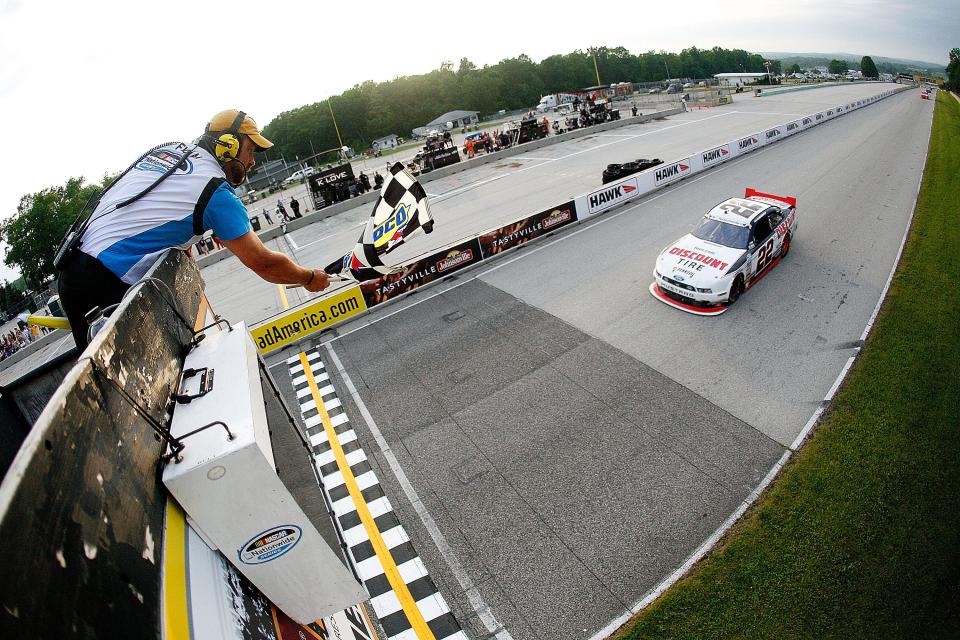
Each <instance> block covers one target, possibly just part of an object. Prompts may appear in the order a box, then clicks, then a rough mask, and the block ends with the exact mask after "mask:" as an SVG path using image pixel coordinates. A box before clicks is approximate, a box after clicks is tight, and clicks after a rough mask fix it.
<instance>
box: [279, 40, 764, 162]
mask: <svg viewBox="0 0 960 640" xmlns="http://www.w3.org/2000/svg"><path fill="white" fill-rule="evenodd" d="M594 53H595V54H596V67H594V55H593V54H594ZM764 62H765V60H764V58H763V56H760V55H758V54H754V53H749V52H747V51H744V50H742V49H733V50H730V49H723V48H720V47H713V48H712V49H698V48H696V47H691V48H689V49H684V50H683V51H681V52H680V53H668V52H665V51H659V52H655V51H648V52H647V53H641V54H637V55H634V54H632V53H630V52H629V51H628V50H627V49H625V48H624V47H598V48H597V49H595V50H594V52H592V53H591V51H581V50H579V49H578V50H576V51H573V52H572V53H567V54H557V55H553V56H550V57H548V58H545V59H544V60H542V61H541V62H539V63H538V62H534V61H533V60H531V59H530V58H529V57H528V56H526V55H520V56H517V57H516V58H507V59H505V60H501V61H500V62H498V63H497V64H495V65H487V66H484V67H482V68H478V67H477V66H476V65H475V64H473V63H472V62H470V60H468V59H467V58H463V59H461V60H460V63H459V64H458V65H457V66H456V68H454V64H453V63H452V62H444V63H442V64H441V65H440V67H439V68H438V69H434V70H433V71H430V72H429V73H425V74H421V75H414V76H403V77H400V78H394V79H393V80H389V81H387V82H373V81H367V82H364V83H362V84H358V85H356V86H354V87H352V88H351V89H348V90H347V91H344V92H343V93H341V94H340V95H336V96H332V97H330V98H328V99H327V100H325V101H323V102H316V103H314V104H310V105H305V106H302V107H298V108H296V109H292V110H290V111H285V112H283V113H281V114H280V115H279V116H277V117H276V118H274V119H273V120H272V121H271V122H270V123H269V124H267V126H266V127H264V135H265V136H267V138H269V139H270V140H271V141H272V142H273V143H274V144H275V145H276V149H277V151H279V152H280V153H281V154H283V156H284V157H286V158H288V159H291V158H293V157H295V156H297V157H300V158H305V157H308V156H311V155H313V154H315V153H318V152H320V151H325V150H328V149H333V148H336V147H339V146H340V140H338V138H337V132H336V130H335V128H334V121H333V118H332V117H331V111H332V112H333V114H334V116H335V118H336V123H337V126H338V127H339V131H340V138H341V139H342V141H343V143H344V144H346V145H348V146H350V147H353V148H354V149H367V148H369V147H370V145H371V144H372V143H373V141H374V140H376V139H377V138H381V137H384V136H387V135H390V134H397V135H399V136H407V135H409V133H410V131H412V130H413V129H415V128H416V127H422V126H424V125H425V124H427V123H428V122H430V121H431V120H433V119H435V118H436V117H438V116H440V115H442V114H444V113H446V112H449V111H456V110H466V111H479V112H480V114H481V117H483V116H486V115H492V114H495V113H497V112H498V111H499V110H500V109H504V110H506V111H511V110H515V109H524V108H528V107H530V106H532V105H535V104H536V103H537V102H538V101H539V100H540V96H543V95H546V94H550V93H556V92H558V91H571V90H576V89H582V88H585V87H589V86H594V85H597V84H598V82H597V74H598V72H599V76H600V83H599V84H607V85H609V84H612V83H615V82H634V83H641V84H642V83H650V82H661V81H663V80H666V79H668V78H708V77H711V76H713V75H714V74H716V73H724V72H736V71H743V72H756V73H761V72H764V71H766V68H765V67H764ZM771 71H773V72H775V73H779V72H780V63H779V61H771ZM271 155H273V150H271Z"/></svg>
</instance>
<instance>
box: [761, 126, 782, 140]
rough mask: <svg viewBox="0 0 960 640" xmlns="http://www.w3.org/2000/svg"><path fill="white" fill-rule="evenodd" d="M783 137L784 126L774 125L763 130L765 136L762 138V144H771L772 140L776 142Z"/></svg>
mask: <svg viewBox="0 0 960 640" xmlns="http://www.w3.org/2000/svg"><path fill="white" fill-rule="evenodd" d="M782 137H783V127H782V126H779V127H773V128H772V129H767V130H766V131H764V132H763V137H762V138H761V143H762V144H770V143H771V142H776V141H777V140H779V139H780V138H782Z"/></svg>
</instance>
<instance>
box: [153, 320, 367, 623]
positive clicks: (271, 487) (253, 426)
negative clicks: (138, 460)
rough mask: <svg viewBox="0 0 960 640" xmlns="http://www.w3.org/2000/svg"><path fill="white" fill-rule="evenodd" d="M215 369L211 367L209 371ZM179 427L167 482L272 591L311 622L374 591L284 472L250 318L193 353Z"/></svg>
mask: <svg viewBox="0 0 960 640" xmlns="http://www.w3.org/2000/svg"><path fill="white" fill-rule="evenodd" d="M204 369H205V371H203V370H204ZM187 370H201V371H202V373H199V374H197V375H193V376H189V377H186V378H185V380H184V384H183V389H181V393H187V394H191V395H193V394H194V393H196V392H197V391H198V389H199V387H200V383H201V381H204V382H205V384H204V385H203V386H204V387H208V388H209V391H207V392H206V393H205V394H204V395H200V396H199V397H196V398H194V399H192V400H190V401H189V402H188V403H181V404H178V405H177V407H176V409H175V410H174V415H173V421H172V424H171V434H172V435H173V436H174V437H180V436H183V435H184V434H187V433H189V432H191V431H194V430H196V429H198V428H200V427H203V426H205V425H208V424H211V423H214V422H222V423H224V424H225V425H226V427H227V428H228V429H229V431H230V433H231V434H232V437H233V438H232V440H231V439H228V434H227V429H226V428H224V426H223V425H215V426H211V427H209V428H207V429H204V430H203V431H200V432H199V433H196V434H195V435H192V436H190V437H188V438H186V439H185V440H184V444H185V448H184V450H183V451H182V452H181V454H180V458H181V460H180V461H179V462H174V461H172V462H170V463H168V464H167V466H166V468H165V469H164V472H163V482H164V484H165V485H166V486H167V489H168V490H169V491H170V493H171V494H173V496H174V497H175V498H176V499H177V501H178V502H179V503H180V504H181V505H182V506H183V508H184V510H185V511H186V512H187V515H188V518H189V520H190V523H191V525H192V526H193V527H194V528H195V529H196V530H197V532H198V533H199V534H200V535H201V536H202V537H203V538H204V539H205V541H206V542H207V543H208V544H210V545H211V546H212V547H215V548H218V549H220V551H221V552H222V553H223V555H224V556H226V557H227V559H228V560H230V562H232V563H233V564H234V566H236V567H237V569H239V570H240V571H241V572H242V573H243V574H244V575H245V576H246V577H247V578H248V579H249V580H250V581H251V582H252V583H253V584H254V585H256V586H257V588H259V589H260V591H262V592H263V594H264V595H265V596H266V597H267V598H269V599H270V601H271V602H273V603H274V604H275V605H277V606H278V607H280V609H282V610H283V611H284V612H285V613H286V614H287V615H289V616H290V617H291V618H293V619H294V620H296V621H297V622H299V623H302V624H305V623H309V622H312V621H314V620H318V619H320V618H322V617H324V616H329V615H331V614H333V613H335V612H337V611H341V610H343V609H345V608H347V607H349V606H351V605H354V604H357V603H358V602H360V601H362V600H364V599H366V598H367V597H368V596H367V593H366V591H365V590H364V588H363V586H362V585H361V584H360V583H358V582H357V580H356V579H355V578H354V576H353V574H352V573H351V572H350V570H349V569H348V568H347V567H346V566H345V565H344V563H343V560H342V559H341V557H340V554H339V552H338V551H337V550H336V549H332V548H331V547H330V546H329V545H328V544H327V542H326V541H325V540H324V539H323V538H322V537H321V535H320V533H319V532H318V531H317V529H316V527H314V526H313V524H312V523H311V522H310V520H309V519H308V518H307V516H306V515H305V514H304V513H303V510H302V509H301V508H300V506H299V505H298V504H297V503H296V502H295V501H294V498H293V496H292V495H291V494H290V492H289V491H288V490H287V488H286V487H285V486H284V485H283V482H281V480H280V478H279V476H277V472H276V465H275V463H274V458H273V448H272V446H271V444H270V434H269V427H268V425H267V418H266V412H265V410H264V401H263V391H262V389H261V386H260V370H259V367H258V364H257V352H256V347H255V346H254V344H253V341H252V340H251V339H250V337H249V334H248V332H247V329H246V327H245V326H244V324H243V323H238V324H236V325H234V326H233V330H232V331H221V332H210V333H208V335H207V337H206V339H204V340H203V341H202V342H201V343H200V344H199V345H198V346H197V347H196V348H195V349H194V350H193V351H192V352H191V353H190V354H189V355H188V356H187V358H186V361H185V362H184V371H185V372H186V371H187Z"/></svg>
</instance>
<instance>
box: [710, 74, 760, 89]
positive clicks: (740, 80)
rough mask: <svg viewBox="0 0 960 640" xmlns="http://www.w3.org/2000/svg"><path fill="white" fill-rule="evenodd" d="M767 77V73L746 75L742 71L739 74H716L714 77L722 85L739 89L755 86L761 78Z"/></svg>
mask: <svg viewBox="0 0 960 640" xmlns="http://www.w3.org/2000/svg"><path fill="white" fill-rule="evenodd" d="M767 75H768V74H767V73H766V72H764V73H745V72H742V71H741V72H739V73H716V74H714V76H713V77H714V78H716V79H717V80H719V81H720V84H725V85H730V86H733V87H737V86H740V85H745V84H753V83H754V82H756V81H757V80H759V79H760V78H766V77H767Z"/></svg>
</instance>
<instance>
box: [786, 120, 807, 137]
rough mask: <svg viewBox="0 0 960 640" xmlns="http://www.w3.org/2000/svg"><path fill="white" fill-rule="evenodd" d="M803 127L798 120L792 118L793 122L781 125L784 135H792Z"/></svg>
mask: <svg viewBox="0 0 960 640" xmlns="http://www.w3.org/2000/svg"><path fill="white" fill-rule="evenodd" d="M802 128H803V125H802V124H801V123H800V121H799V120H794V121H793V122H788V123H787V126H785V127H783V135H784V136H792V135H793V134H795V133H797V132H798V131H800V130H801V129H802Z"/></svg>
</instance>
